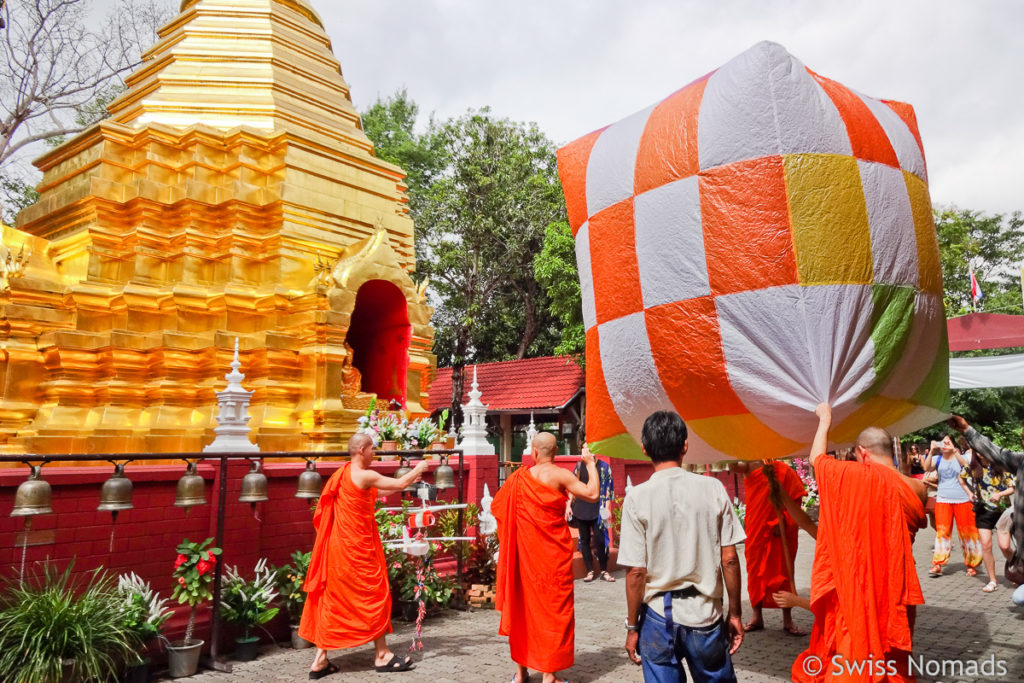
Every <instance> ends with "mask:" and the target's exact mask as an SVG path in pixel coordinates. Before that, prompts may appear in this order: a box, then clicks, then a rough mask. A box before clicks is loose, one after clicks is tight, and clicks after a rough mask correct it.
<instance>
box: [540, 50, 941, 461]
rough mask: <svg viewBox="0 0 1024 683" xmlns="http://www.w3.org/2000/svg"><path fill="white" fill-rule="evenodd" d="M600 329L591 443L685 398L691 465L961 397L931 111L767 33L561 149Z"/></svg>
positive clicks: (923, 413)
mask: <svg viewBox="0 0 1024 683" xmlns="http://www.w3.org/2000/svg"><path fill="white" fill-rule="evenodd" d="M558 165H559V174H560V176H561V180H562V185H563V188H564V191H565V198H566V206H567V210H568V216H569V222H570V225H571V228H572V231H573V234H574V235H575V238H576V255H577V263H578V267H579V275H580V284H581V289H582V298H583V318H584V322H585V327H586V335H587V367H586V372H587V438H588V441H589V442H590V443H591V444H592V447H593V448H595V449H596V450H597V451H599V452H604V453H607V454H609V455H618V456H624V457H637V456H639V449H638V446H637V443H638V441H639V437H640V428H641V426H642V424H643V421H644V419H645V418H646V417H647V416H648V415H649V414H650V413H651V412H653V411H655V410H659V409H674V410H676V411H678V412H679V413H680V414H681V415H682V416H683V418H684V419H686V421H687V423H688V425H689V426H690V434H691V436H690V450H691V455H689V456H688V457H687V461H688V462H712V461H716V460H721V459H723V458H744V459H756V458H764V457H782V456H787V455H795V454H800V453H805V452H806V450H807V448H808V446H809V442H810V440H811V438H812V437H813V433H814V428H815V426H816V424H817V419H816V418H815V417H814V415H813V409H814V406H815V405H817V404H818V403H819V402H821V401H829V402H831V403H832V404H833V407H834V415H835V418H836V422H835V424H836V427H835V428H834V430H833V434H834V435H835V436H836V438H837V441H838V442H848V441H852V439H853V438H855V436H856V434H857V432H859V431H860V429H862V428H863V427H865V426H867V425H869V424H876V425H880V426H883V427H888V428H890V429H892V430H895V431H896V432H903V431H910V430H912V429H915V428H918V427H921V426H924V425H926V424H930V423H933V422H935V421H937V420H938V419H941V418H942V416H943V411H944V410H945V408H946V404H947V402H948V393H949V390H948V364H947V363H948V350H947V343H946V336H945V335H946V327H945V314H944V310H943V306H942V277H941V270H940V263H939V250H938V244H937V241H936V236H935V227H934V224H933V221H932V213H931V203H930V199H929V196H928V186H927V169H926V166H925V158H924V150H923V147H922V144H921V139H920V135H919V133H918V129H917V122H916V118H915V116H914V111H913V108H912V107H910V105H907V104H903V103H900V102H893V101H888V100H878V99H874V98H871V97H867V96H864V95H861V94H859V93H856V92H854V91H853V90H850V89H849V88H847V87H845V86H843V85H841V84H839V83H836V82H835V81H831V80H829V79H827V78H824V77H822V76H820V75H818V74H815V73H814V72H812V71H810V70H809V69H807V68H806V67H804V65H803V64H801V63H800V62H799V61H798V60H797V59H796V58H794V57H793V56H791V55H790V54H789V53H787V52H786V50H785V49H784V48H782V47H781V46H780V45H777V44H774V43H768V42H764V43H759V44H758V45H755V46H754V47H752V48H751V49H750V50H748V51H746V52H744V53H743V54H741V55H739V56H738V57H736V58H735V59H733V60H732V61H730V62H729V63H727V64H726V65H724V66H723V67H721V68H720V69H717V70H716V71H714V72H712V73H711V74H708V75H707V76H704V77H703V78H700V79H698V80H697V81H694V82H693V83H691V84H689V85H687V86H686V87H684V88H682V89H681V90H678V91H676V92H675V93H673V94H672V95H670V96H669V97H667V98H665V99H664V100H662V101H661V102H658V103H657V104H655V105H653V106H651V107H648V108H647V109H644V110H643V111H640V112H637V113H636V114H633V115H632V116H629V117H627V118H625V119H623V120H622V121H619V122H618V123H615V124H613V125H611V126H608V127H607V128H603V129H601V130H598V131H595V132H593V133H591V134H589V135H586V136H584V137H582V138H580V139H579V140H576V141H575V142H572V143H570V144H568V145H566V146H565V147H563V148H562V149H561V150H559V152H558Z"/></svg>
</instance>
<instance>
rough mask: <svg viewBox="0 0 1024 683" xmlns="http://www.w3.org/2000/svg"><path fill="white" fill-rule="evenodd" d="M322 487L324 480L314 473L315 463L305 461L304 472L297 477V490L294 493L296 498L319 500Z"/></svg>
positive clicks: (317, 473)
mask: <svg viewBox="0 0 1024 683" xmlns="http://www.w3.org/2000/svg"><path fill="white" fill-rule="evenodd" d="M323 487H324V478H323V477H321V476H320V473H319V472H317V471H316V463H314V462H313V461H312V460H307V461H306V471H305V472H303V473H302V474H300V475H299V489H298V491H296V492H295V497H296V498H309V499H313V498H319V497H320V489H322V488H323Z"/></svg>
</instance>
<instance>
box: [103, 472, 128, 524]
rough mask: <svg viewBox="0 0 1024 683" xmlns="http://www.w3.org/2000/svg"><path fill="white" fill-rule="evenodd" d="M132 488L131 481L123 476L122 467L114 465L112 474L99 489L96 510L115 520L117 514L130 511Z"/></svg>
mask: <svg viewBox="0 0 1024 683" xmlns="http://www.w3.org/2000/svg"><path fill="white" fill-rule="evenodd" d="M133 488H134V487H133V486H132V481H131V479H129V478H128V477H126V476H125V475H124V465H122V464H121V463H117V464H115V465H114V474H113V475H111V477H110V479H107V480H106V481H105V482H103V488H102V489H100V504H99V505H98V506H96V509H97V510H100V511H101V512H102V511H106V512H111V513H113V515H114V519H115V520H116V519H117V513H118V512H120V511H121V510H131V509H132V489H133Z"/></svg>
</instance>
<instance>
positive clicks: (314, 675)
mask: <svg viewBox="0 0 1024 683" xmlns="http://www.w3.org/2000/svg"><path fill="white" fill-rule="evenodd" d="M339 671H341V669H339V668H338V667H337V666H336V665H335V664H332V663H331V662H330V661H328V662H327V666H325V667H324V668H322V669H320V670H318V671H310V672H309V679H310V680H312V681H318V680H320V679H321V678H323V677H324V676H330V675H331V674H336V673H338V672H339Z"/></svg>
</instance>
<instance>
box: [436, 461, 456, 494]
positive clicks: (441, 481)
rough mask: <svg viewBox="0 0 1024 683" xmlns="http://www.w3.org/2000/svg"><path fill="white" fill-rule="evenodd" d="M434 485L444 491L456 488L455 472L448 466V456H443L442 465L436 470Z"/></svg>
mask: <svg viewBox="0 0 1024 683" xmlns="http://www.w3.org/2000/svg"><path fill="white" fill-rule="evenodd" d="M434 485H435V486H437V488H438V489H439V490H442V491H443V490H445V489H453V488H455V470H453V469H452V466H451V465H449V464H448V456H443V457H442V458H441V465H440V466H439V467H438V468H437V469H436V470H434Z"/></svg>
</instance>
